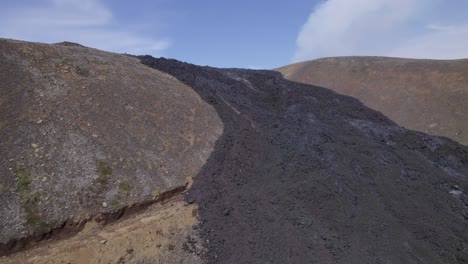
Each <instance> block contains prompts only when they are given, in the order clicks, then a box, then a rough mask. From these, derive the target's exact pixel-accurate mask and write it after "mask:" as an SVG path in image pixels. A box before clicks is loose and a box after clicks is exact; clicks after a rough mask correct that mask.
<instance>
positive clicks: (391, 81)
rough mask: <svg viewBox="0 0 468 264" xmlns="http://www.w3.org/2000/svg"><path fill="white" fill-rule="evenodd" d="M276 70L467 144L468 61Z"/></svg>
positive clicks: (336, 62)
mask: <svg viewBox="0 0 468 264" xmlns="http://www.w3.org/2000/svg"><path fill="white" fill-rule="evenodd" d="M277 70H278V71H280V72H281V73H283V74H284V76H285V77H286V78H288V79H290V80H293V81H297V82H302V83H307V84H312V85H318V86H323V87H327V88H330V89H333V90H335V91H336V92H338V93H341V94H344V95H350V96H353V97H356V98H358V99H359V100H361V101H362V102H363V103H364V104H365V105H367V106H368V107H370V108H373V109H377V110H379V111H381V112H382V113H384V114H385V115H387V116H388V117H389V118H391V119H392V120H394V121H395V122H397V123H398V124H399V125H401V126H404V127H407V128H410V129H413V130H418V131H422V132H425V133H429V134H433V135H439V136H445V137H449V138H451V139H453V140H456V141H458V142H460V143H462V144H464V145H468V122H467V116H468V59H465V60H416V59H399V58H383V57H337V58H323V59H317V60H312V61H307V62H302V63H297V64H292V65H288V66H285V67H281V68H279V69H277Z"/></svg>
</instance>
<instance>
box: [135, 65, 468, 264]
mask: <svg viewBox="0 0 468 264" xmlns="http://www.w3.org/2000/svg"><path fill="white" fill-rule="evenodd" d="M142 62H143V63H144V64H146V65H149V66H151V67H153V68H155V69H158V70H160V71H164V72H167V73H169V74H171V75H173V76H175V77H176V78H177V79H179V80H180V81H182V82H184V83H186V84H187V85H189V86H191V87H193V89H194V90H195V91H197V92H198V93H199V94H200V96H201V97H202V98H203V99H204V100H206V101H207V102H209V103H211V104H212V105H213V106H214V107H215V109H216V110H217V112H218V115H219V116H220V117H221V119H222V121H223V124H224V133H223V135H222V136H221V137H220V139H219V140H218V142H217V144H216V147H215V150H214V152H213V153H212V155H211V157H210V159H209V160H208V162H207V164H206V165H205V166H204V167H203V170H202V171H201V173H200V174H199V175H198V176H197V177H196V178H195V181H194V185H193V187H192V188H191V189H190V190H189V194H188V195H187V201H188V202H189V203H196V204H198V206H199V214H200V222H201V232H202V237H203V239H204V240H206V241H208V243H207V250H208V257H209V258H208V261H209V263H467V262H468V246H467V245H468V237H467V236H466V230H467V227H468V224H467V223H468V222H467V221H468V220H467V219H468V207H467V206H468V196H467V195H466V190H467V188H468V148H467V147H464V146H461V145H459V144H457V143H455V142H453V141H451V140H448V139H446V138H438V137H433V136H428V135H426V134H423V133H419V132H414V131H409V130H406V129H404V128H401V127H399V126H397V125H396V124H395V123H393V122H392V121H390V120H389V119H387V118H386V117H385V116H383V115H382V114H381V113H379V112H376V111H374V110H371V109H369V108H367V107H365V106H364V105H363V104H361V103H360V102H359V101H358V100H356V99H354V98H351V97H347V96H342V95H338V94H336V93H335V92H333V91H331V90H328V89H325V88H320V87H316V86H310V85H305V84H299V83H295V82H291V81H287V80H285V79H283V78H282V77H281V74H280V73H276V72H271V71H252V70H241V69H215V68H209V67H198V66H194V65H190V64H186V63H181V62H178V61H174V60H166V59H154V58H151V57H142Z"/></svg>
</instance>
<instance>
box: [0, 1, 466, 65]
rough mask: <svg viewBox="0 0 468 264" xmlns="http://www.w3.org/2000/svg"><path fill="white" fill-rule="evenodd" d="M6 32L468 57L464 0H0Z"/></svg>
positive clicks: (286, 56)
mask: <svg viewBox="0 0 468 264" xmlns="http://www.w3.org/2000/svg"><path fill="white" fill-rule="evenodd" d="M0 3H1V9H0V37H3V38H14V39H21V40H28V41H37V42H46V43H54V42H60V41H64V40H67V41H73V42H78V43H81V44H83V45H86V46H90V47H95V48H99V49H103V50H108V51H113V52H120V53H123V52H127V53H132V54H151V55H153V56H164V57H170V58H175V59H179V60H183V61H188V62H191V63H195V64H200V65H211V66H217V67H244V68H274V67H279V66H282V65H286V64H289V63H292V62H297V61H303V60H308V59H315V58H320V57H328V56H351V55H375V56H396V57H413V58H434V59H454V58H466V57H468V16H467V15H466V14H468V1H466V0H450V1H446V0H324V1H318V0H309V1H305V0H296V1H271V0H270V1H266V0H257V1H246V0H237V1H219V0H218V1H214V0H207V1H203V0H200V1H189V0H185V1H183V0H142V1H136V0H135V1H126V0H114V1H112V0H1V2H0Z"/></svg>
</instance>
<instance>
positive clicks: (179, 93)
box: [0, 39, 223, 253]
mask: <svg viewBox="0 0 468 264" xmlns="http://www.w3.org/2000/svg"><path fill="white" fill-rule="evenodd" d="M0 62H1V63H0V80H1V82H0V138H1V145H0V176H1V177H0V244H1V245H2V246H1V247H0V252H3V253H5V252H9V251H11V250H14V249H15V248H17V247H21V246H22V244H24V243H25V242H27V241H24V240H21V238H23V237H30V236H32V235H35V234H37V235H41V234H44V233H47V232H48V231H49V230H50V229H51V228H56V227H61V226H63V225H64V224H65V223H66V224H67V225H82V224H83V223H84V222H85V221H86V220H87V219H88V218H91V217H93V216H94V215H99V214H101V213H109V212H115V211H116V210H122V209H125V208H126V207H127V206H129V205H133V204H139V203H148V202H151V201H152V200H153V199H155V198H157V197H158V195H160V194H163V193H165V192H170V191H173V190H181V189H182V190H183V189H184V187H185V185H186V183H187V178H190V177H193V176H195V175H197V174H198V172H199V170H200V168H201V167H202V165H203V164H204V163H205V161H206V160H207V159H208V157H209V155H210V153H211V151H212V149H213V147H214V143H215V141H216V139H217V138H218V137H219V135H220V134H221V133H222V129H223V127H222V123H221V120H220V119H219V117H218V115H217V114H216V112H215V110H214V109H213V107H212V106H210V105H209V104H207V103H205V102H204V101H203V100H202V99H201V98H200V97H199V96H198V95H197V94H196V92H194V91H193V89H191V88H190V87H188V86H186V85H184V84H183V83H181V82H180V81H178V80H176V79H175V78H174V77H172V76H170V75H167V74H165V73H162V72H160V71H157V70H154V69H151V68H149V67H146V66H144V65H142V64H141V63H140V62H139V61H138V59H135V58H132V57H129V56H124V55H118V54H113V53H108V52H103V51H99V50H94V49H90V48H85V47H82V46H79V45H76V44H72V43H61V44H56V45H45V44H38V43H26V42H20V41H13V40H5V39H1V40H0ZM182 164H183V166H182ZM122 212H123V211H122Z"/></svg>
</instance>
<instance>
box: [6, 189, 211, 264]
mask: <svg viewBox="0 0 468 264" xmlns="http://www.w3.org/2000/svg"><path fill="white" fill-rule="evenodd" d="M196 224H197V207H196V206H195V205H187V204H186V203H184V201H183V199H182V196H181V195H179V196H177V197H175V198H172V199H170V200H168V201H166V202H164V203H163V204H156V205H153V206H151V207H149V208H148V209H147V210H146V211H145V212H143V213H141V214H138V215H134V216H132V217H130V218H128V219H125V220H121V221H118V222H116V223H113V224H109V225H107V226H104V227H102V226H100V225H99V224H98V223H96V222H89V223H87V224H86V226H85V228H84V229H83V230H82V231H81V232H80V233H79V234H77V235H76V236H74V237H72V238H69V239H66V240H61V241H49V242H45V243H42V244H40V246H38V247H36V248H33V249H30V250H27V251H23V252H19V253H17V254H14V255H11V256H9V257H2V258H0V263H4V264H14V263H34V264H46V263H47V264H53V263H57V264H58V263H70V264H88V263H141V264H143V263H202V261H201V254H202V251H203V248H202V246H201V242H200V240H199V238H198V234H197V230H196V228H194V226H195V225H196Z"/></svg>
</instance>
